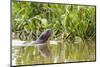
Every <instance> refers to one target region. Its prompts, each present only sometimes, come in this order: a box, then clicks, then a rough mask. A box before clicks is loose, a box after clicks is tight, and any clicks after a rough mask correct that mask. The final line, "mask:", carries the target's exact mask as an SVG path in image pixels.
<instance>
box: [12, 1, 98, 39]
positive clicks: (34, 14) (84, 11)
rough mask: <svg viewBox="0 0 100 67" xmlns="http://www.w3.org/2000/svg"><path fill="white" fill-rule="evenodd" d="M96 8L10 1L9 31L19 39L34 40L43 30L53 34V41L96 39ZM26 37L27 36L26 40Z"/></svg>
mask: <svg viewBox="0 0 100 67" xmlns="http://www.w3.org/2000/svg"><path fill="white" fill-rule="evenodd" d="M95 17H96V16H95V6H81V5H65V4H60V5H59V4H49V3H45V4H43V3H33V2H16V1H14V0H13V2H12V31H13V32H14V33H16V37H17V38H20V39H22V40H32V39H36V38H37V37H38V36H39V35H40V33H41V32H42V31H44V30H46V29H52V30H53V31H54V35H53V39H54V38H60V36H61V35H62V33H63V37H64V39H66V38H68V37H67V36H68V35H69V34H70V36H69V38H71V37H72V38H74V37H75V36H78V37H80V38H82V39H87V40H88V39H90V40H93V39H94V40H95V36H96V18H95ZM26 36H27V37H26Z"/></svg>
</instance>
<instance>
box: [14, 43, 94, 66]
mask: <svg viewBox="0 0 100 67" xmlns="http://www.w3.org/2000/svg"><path fill="white" fill-rule="evenodd" d="M48 47H49V49H50V51H51V53H52V55H53V56H52V58H51V57H48V58H47V57H43V56H42V55H41V53H40V52H39V50H38V47H37V46H26V47H13V48H12V64H13V65H26V64H45V63H60V62H75V61H94V60H95V42H93V41H88V42H85V41H84V42H83V41H80V42H75V43H71V42H64V41H62V42H59V43H58V45H49V46H48Z"/></svg>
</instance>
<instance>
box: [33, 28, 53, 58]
mask: <svg viewBox="0 0 100 67" xmlns="http://www.w3.org/2000/svg"><path fill="white" fill-rule="evenodd" d="M52 33H53V31H52V30H50V29H48V30H46V31H44V32H43V33H42V34H41V35H40V37H39V38H38V39H37V40H36V41H35V42H34V44H37V46H38V49H39V52H40V53H41V55H42V56H44V57H51V56H52V54H51V51H50V49H49V48H48V43H46V42H47V41H48V39H49V37H50V36H51V35H52ZM38 44H42V45H38Z"/></svg>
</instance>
